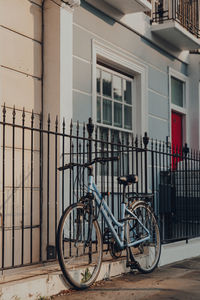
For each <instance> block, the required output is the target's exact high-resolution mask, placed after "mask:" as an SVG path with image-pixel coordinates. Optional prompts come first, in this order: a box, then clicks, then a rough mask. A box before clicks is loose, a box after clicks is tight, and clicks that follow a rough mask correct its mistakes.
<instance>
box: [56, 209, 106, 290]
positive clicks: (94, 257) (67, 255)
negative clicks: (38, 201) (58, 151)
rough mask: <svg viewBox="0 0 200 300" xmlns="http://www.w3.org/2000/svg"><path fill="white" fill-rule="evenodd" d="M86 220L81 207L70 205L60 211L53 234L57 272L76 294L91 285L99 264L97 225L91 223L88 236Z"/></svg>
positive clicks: (100, 251) (84, 211)
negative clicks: (55, 230)
mask: <svg viewBox="0 0 200 300" xmlns="http://www.w3.org/2000/svg"><path fill="white" fill-rule="evenodd" d="M89 217H90V215H89V211H88V209H86V208H85V206H84V204H82V203H76V204H72V205H70V206H69V207H68V208H67V209H66V210H65V211H64V213H63V215H62V217H61V219H60V222H59V226H58V231H57V253H58V260H59V264H60V267H61V270H62V272H63V275H64V277H65V279H66V280H67V282H68V283H69V284H70V285H71V286H72V287H74V288H75V289H79V290H80V289H85V288H88V287H89V286H91V285H92V283H93V282H94V281H95V280H96V278H97V276H98V274H99V271H100V268H101V263H102V237H101V232H100V228H99V224H98V222H97V220H93V221H92V228H91V229H92V232H91V234H89V230H88V228H89ZM89 236H90V237H89ZM88 239H89V240H88Z"/></svg>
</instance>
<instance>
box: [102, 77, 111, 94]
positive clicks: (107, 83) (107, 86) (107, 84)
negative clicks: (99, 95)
mask: <svg viewBox="0 0 200 300" xmlns="http://www.w3.org/2000/svg"><path fill="white" fill-rule="evenodd" d="M102 80H103V95H104V96H109V97H111V74H109V73H107V72H105V71H102Z"/></svg>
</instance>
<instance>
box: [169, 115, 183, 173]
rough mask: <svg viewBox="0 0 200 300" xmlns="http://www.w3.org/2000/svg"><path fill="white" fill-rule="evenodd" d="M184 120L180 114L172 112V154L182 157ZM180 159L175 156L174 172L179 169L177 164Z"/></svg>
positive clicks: (173, 161) (173, 162) (173, 160)
mask: <svg viewBox="0 0 200 300" xmlns="http://www.w3.org/2000/svg"><path fill="white" fill-rule="evenodd" d="M182 120H183V116H182V115H181V114H179V113H176V112H174V111H172V118H171V122H172V124H171V128H172V153H173V154H175V153H177V152H178V153H177V154H179V155H182V146H183V134H182V133H183V130H182ZM180 160H181V158H180V157H176V156H173V159H172V168H173V170H174V169H176V168H177V163H178V161H180Z"/></svg>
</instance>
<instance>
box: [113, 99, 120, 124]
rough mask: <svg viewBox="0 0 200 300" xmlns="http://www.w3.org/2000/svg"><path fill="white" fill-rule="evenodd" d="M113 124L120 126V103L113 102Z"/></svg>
mask: <svg viewBox="0 0 200 300" xmlns="http://www.w3.org/2000/svg"><path fill="white" fill-rule="evenodd" d="M114 126H117V127H122V105H121V104H119V103H114Z"/></svg>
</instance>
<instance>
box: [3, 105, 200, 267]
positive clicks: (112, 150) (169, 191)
mask: <svg viewBox="0 0 200 300" xmlns="http://www.w3.org/2000/svg"><path fill="white" fill-rule="evenodd" d="M53 123H54V124H52V121H51V119H50V116H48V118H47V120H44V119H42V116H41V115H38V114H34V113H33V112H32V113H28V112H25V110H23V111H20V110H16V109H15V108H13V109H12V110H11V109H8V108H7V109H6V107H5V106H4V107H3V114H2V118H1V121H0V132H1V134H0V145H1V148H0V149H1V150H0V160H1V166H2V167H1V174H0V176H1V177H0V192H1V194H0V195H1V196H0V197H1V198H0V219H1V220H0V221H1V222H0V239H1V244H0V270H1V271H3V270H6V269H10V268H16V267H20V266H27V265H32V264H38V263H42V262H46V261H49V260H54V259H56V251H55V246H56V230H57V224H58V221H59V218H60V215H61V213H62V212H63V210H64V209H65V208H66V207H67V206H68V205H69V204H71V203H74V202H77V201H78V200H79V198H80V197H81V196H82V195H84V193H85V192H86V189H87V170H84V169H83V170H82V169H80V168H78V167H76V168H74V169H73V170H66V171H65V172H64V171H62V172H58V170H57V167H58V166H64V164H65V163H68V162H79V163H80V162H83V163H84V162H86V161H88V160H91V159H93V158H94V157H102V156H104V157H107V156H116V155H118V156H119V157H120V160H119V161H118V162H107V163H105V164H104V165H100V164H98V163H97V164H96V165H95V166H94V174H95V181H96V184H97V185H98V188H99V190H100V191H101V192H102V193H104V195H105V198H106V200H107V203H108V205H109V206H110V208H111V210H112V212H113V213H114V214H115V216H116V217H120V202H121V200H122V188H121V186H120V185H118V184H117V180H116V179H117V177H118V176H121V175H124V174H137V175H138V177H139V181H138V183H136V184H134V185H132V186H129V190H128V191H129V192H130V193H131V192H137V193H138V192H145V193H146V192H150V193H153V194H154V199H153V202H152V207H153V208H154V211H155V214H156V216H157V218H158V221H159V224H160V229H161V237H162V242H163V243H167V242H172V241H176V240H180V239H185V240H187V239H189V238H193V237H197V236H200V154H199V152H197V151H191V150H189V149H188V147H187V146H185V147H184V148H183V149H177V148H176V149H175V148H174V147H172V146H171V145H170V144H169V143H166V142H158V141H156V140H152V139H149V138H148V136H147V134H145V135H144V136H143V137H140V136H137V135H133V134H132V133H129V132H120V131H118V130H114V129H113V130H112V129H107V128H104V127H101V126H94V125H93V124H92V121H91V119H90V122H89V123H88V124H87V125H86V124H79V123H77V124H73V123H71V125H70V128H67V127H66V124H65V121H64V120H63V122H60V121H59V120H58V118H56V119H55V121H54V122H53ZM68 129H69V130H68ZM108 192H109V193H108ZM99 222H100V225H101V229H102V232H103V233H104V231H105V224H104V223H103V221H102V220H101V219H100V220H99Z"/></svg>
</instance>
